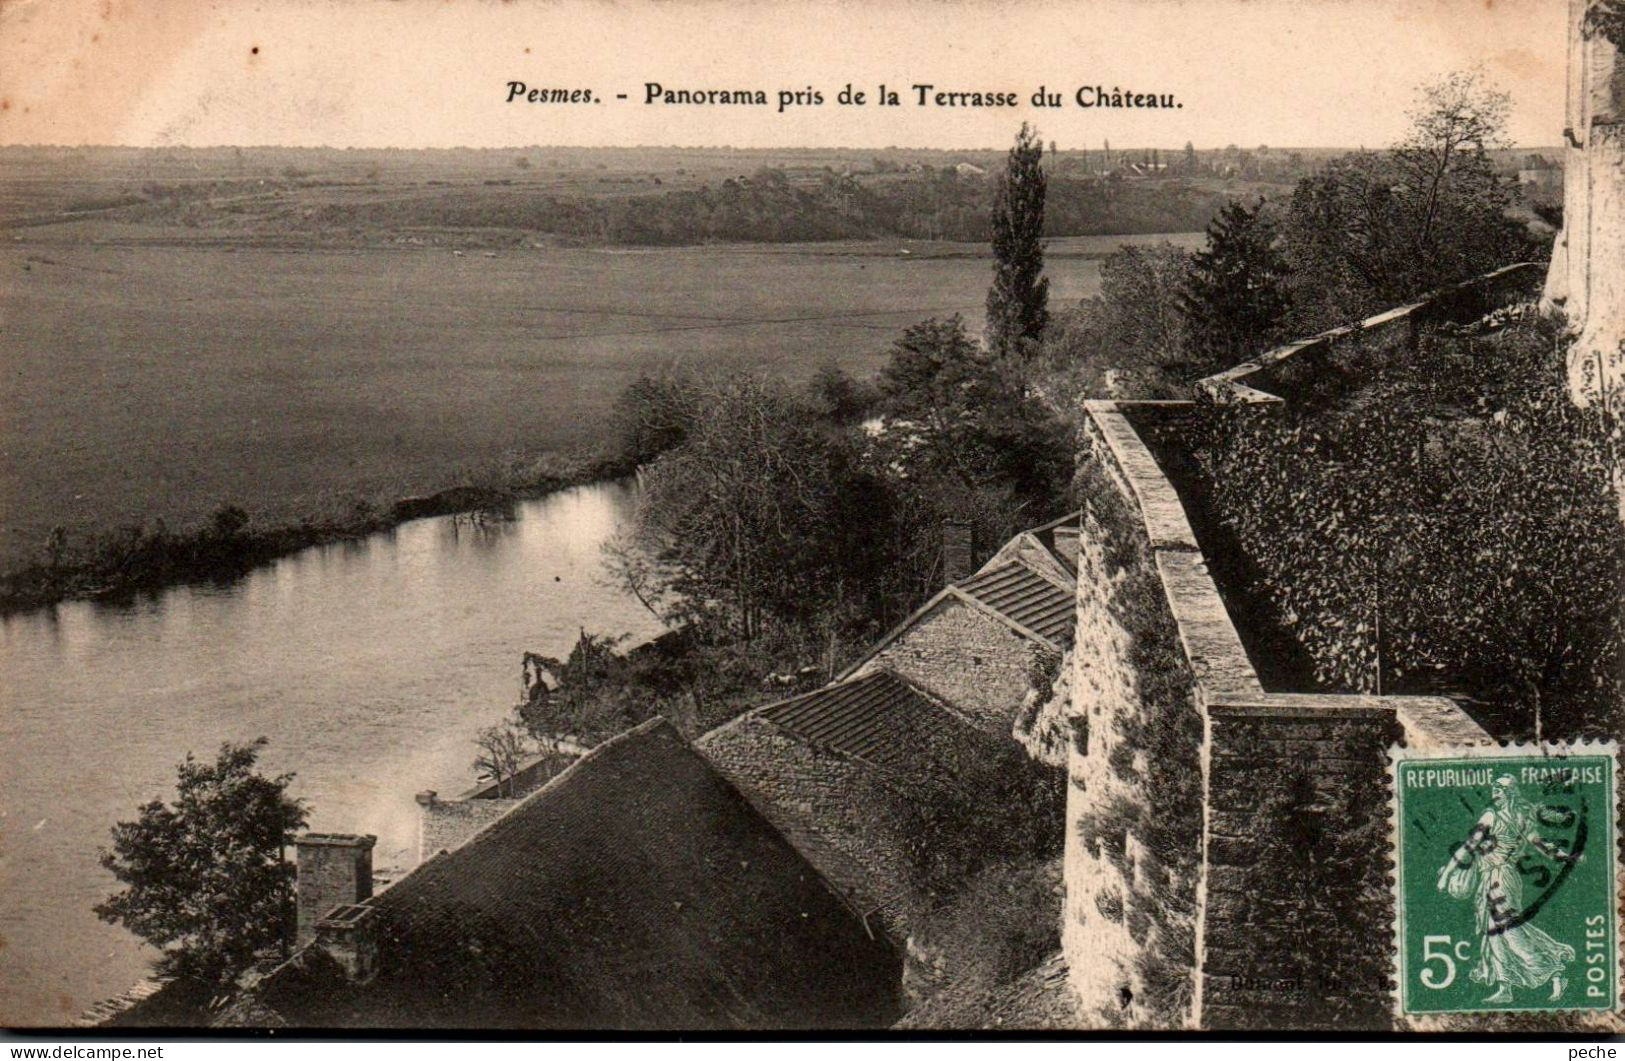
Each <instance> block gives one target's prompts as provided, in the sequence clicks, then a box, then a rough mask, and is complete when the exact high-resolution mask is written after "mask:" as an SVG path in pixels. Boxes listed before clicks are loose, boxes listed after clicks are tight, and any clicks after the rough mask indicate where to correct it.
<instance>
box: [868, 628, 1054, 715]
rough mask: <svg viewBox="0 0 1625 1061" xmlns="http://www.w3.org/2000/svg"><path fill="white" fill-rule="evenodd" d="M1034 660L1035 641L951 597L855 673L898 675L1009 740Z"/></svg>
mask: <svg viewBox="0 0 1625 1061" xmlns="http://www.w3.org/2000/svg"><path fill="white" fill-rule="evenodd" d="M1032 658H1033V655H1032V642H1030V641H1028V640H1027V639H1026V638H1024V637H1022V636H1021V635H1020V634H1018V633H1016V632H1015V631H1014V630H1012V629H1011V628H1010V627H1009V626H1007V625H1005V624H1004V623H1002V622H1000V621H999V620H998V619H995V618H994V617H993V616H991V615H988V614H987V613H986V612H984V611H982V610H981V609H979V608H977V607H975V606H974V605H971V604H967V603H966V602H964V601H963V600H960V599H959V598H957V597H952V596H950V597H946V598H944V599H943V600H942V602H941V603H939V604H938V605H937V606H936V607H935V608H934V609H932V610H931V611H930V612H929V613H928V614H926V615H925V616H923V617H921V618H920V620H919V621H918V622H916V623H915V625H914V626H913V627H911V628H910V629H909V630H908V631H907V632H906V633H904V634H903V635H902V636H901V637H899V638H897V640H895V641H893V642H892V643H891V644H889V645H886V646H885V647H884V648H882V649H881V650H880V651H879V652H878V653H876V654H875V656H874V658H873V659H871V660H869V661H868V662H866V663H865V664H864V665H863V666H862V667H861V668H860V669H859V670H858V671H857V672H856V673H857V674H867V673H869V672H870V671H872V670H875V669H877V668H885V669H888V670H891V671H894V672H896V673H897V674H899V675H901V676H903V677H904V678H907V679H908V680H909V681H911V682H913V683H914V684H915V685H918V686H919V687H920V688H922V689H924V690H925V691H926V692H928V693H930V694H931V695H933V696H935V697H937V698H938V699H940V700H945V701H947V702H948V703H950V704H953V705H954V706H955V707H957V708H959V709H960V710H961V711H963V712H965V713H966V714H967V715H969V716H970V717H971V718H973V719H974V720H975V721H976V722H977V723H978V724H979V725H981V726H982V727H983V728H985V729H986V730H987V731H988V732H989V733H992V734H995V735H997V736H1003V737H1007V736H1009V735H1010V731H1011V727H1012V725H1013V724H1014V722H1015V719H1016V715H1017V713H1018V712H1019V711H1020V709H1021V704H1022V700H1023V698H1024V697H1025V696H1026V695H1027V689H1028V686H1029V682H1028V672H1029V669H1030V667H1031V664H1032Z"/></svg>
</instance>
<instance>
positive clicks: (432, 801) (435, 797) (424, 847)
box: [412, 788, 440, 865]
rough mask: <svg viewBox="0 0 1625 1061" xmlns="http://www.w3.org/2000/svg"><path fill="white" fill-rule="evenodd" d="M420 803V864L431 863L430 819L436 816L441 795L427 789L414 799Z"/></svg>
mask: <svg viewBox="0 0 1625 1061" xmlns="http://www.w3.org/2000/svg"><path fill="white" fill-rule="evenodd" d="M412 798H413V799H415V800H417V801H418V806H419V807H420V808H421V809H420V810H419V811H418V864H419V865H422V864H423V863H425V862H427V861H429V854H430V852H429V829H430V825H429V819H430V818H431V817H434V816H435V812H434V809H435V807H436V806H438V805H439V803H440V793H438V792H436V791H435V790H434V789H432V788H426V789H424V790H423V791H422V792H419V793H418V794H417V795H416V796H413V797H412Z"/></svg>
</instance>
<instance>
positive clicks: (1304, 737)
mask: <svg viewBox="0 0 1625 1061" xmlns="http://www.w3.org/2000/svg"><path fill="white" fill-rule="evenodd" d="M1163 411H1166V410H1163ZM1089 413H1090V434H1091V438H1092V441H1093V446H1092V452H1091V456H1090V459H1089V460H1088V461H1086V463H1085V464H1084V466H1083V472H1082V473H1080V480H1079V484H1080V493H1082V494H1083V495H1084V497H1085V498H1086V500H1088V501H1089V516H1088V517H1086V519H1085V521H1084V524H1083V526H1084V530H1083V534H1082V542H1081V551H1080V560H1079V578H1078V595H1077V607H1078V634H1077V644H1076V646H1075V648H1074V650H1073V672H1072V679H1071V681H1072V689H1071V693H1072V703H1071V714H1070V715H1069V716H1068V722H1069V724H1070V726H1071V728H1072V730H1073V736H1074V741H1073V747H1072V748H1071V749H1070V750H1069V771H1070V774H1071V782H1072V784H1071V791H1070V792H1069V806H1068V812H1069V828H1068V834H1067V851H1066V858H1065V873H1066V888H1067V898H1066V908H1065V914H1064V921H1063V927H1062V942H1063V950H1064V952H1065V954H1066V957H1067V960H1068V963H1069V966H1070V969H1071V978H1072V986H1073V989H1074V991H1075V992H1076V993H1077V994H1078V996H1079V997H1080V999H1081V1000H1082V1002H1083V1008H1084V1012H1085V1015H1086V1018H1087V1019H1088V1020H1089V1021H1090V1022H1091V1024H1094V1025H1103V1026H1130V1027H1146V1026H1152V1027H1155V1026H1164V1027H1166V1026H1177V1025H1178V1024H1180V1023H1181V1022H1185V1023H1188V1024H1190V1025H1192V1026H1197V1027H1205V1028H1239V1029H1267V1028H1313V1027H1333V1026H1335V1027H1339V1028H1349V1027H1368V1028H1385V1027H1388V1026H1389V1024H1390V1021H1391V994H1390V993H1389V987H1388V976H1389V974H1390V968H1389V966H1390V961H1389V948H1390V947H1391V943H1392V930H1393V919H1392V909H1391V897H1390V893H1389V891H1388V886H1387V879H1386V878H1387V874H1388V872H1389V870H1390V854H1389V837H1388V807H1389V800H1388V781H1387V754H1386V753H1387V749H1388V747H1389V746H1390V745H1391V744H1392V743H1395V742H1397V741H1400V740H1404V741H1405V742H1407V743H1410V744H1413V745H1421V746H1429V747H1438V746H1444V745H1462V744H1475V743H1484V742H1487V741H1488V740H1489V738H1488V735H1487V734H1485V733H1484V731H1483V730H1482V729H1480V728H1479V727H1478V726H1476V725H1475V724H1474V723H1473V722H1472V720H1471V719H1470V718H1468V717H1467V716H1466V715H1465V713H1464V712H1462V711H1461V709H1460V708H1459V707H1458V706H1457V705H1455V704H1453V703H1452V702H1450V701H1448V700H1444V699H1442V698H1437V697H1365V696H1339V695H1328V694H1313V693H1295V692H1272V691H1266V690H1265V689H1264V688H1263V687H1262V686H1261V685H1260V683H1259V678H1258V673H1257V671H1256V670H1255V669H1254V668H1253V666H1252V663H1251V661H1250V660H1249V659H1248V657H1247V654H1246V651H1245V649H1244V648H1243V646H1242V641H1241V638H1240V636H1239V634H1238V632H1237V630H1236V627H1235V624H1234V621H1233V620H1232V618H1231V616H1230V613H1229V611H1228V609H1227V608H1226V607H1225V604H1224V601H1223V599H1222V598H1221V597H1220V595H1219V592H1218V588H1217V586H1216V585H1215V584H1214V582H1213V579H1212V577H1211V575H1210V574H1209V573H1208V571H1207V565H1206V562H1205V560H1204V557H1203V554H1202V550H1201V546H1200V544H1199V543H1198V541H1197V539H1196V536H1195V533H1194V531H1193V530H1192V527H1191V524H1190V521H1189V519H1188V518H1187V517H1186V514H1185V509H1184V506H1183V502H1182V499H1181V498H1180V496H1179V494H1178V492H1177V491H1176V490H1175V488H1174V486H1173V484H1172V483H1171V482H1170V481H1169V480H1168V478H1167V477H1166V476H1165V475H1164V474H1163V472H1162V470H1161V467H1160V466H1159V465H1158V463H1157V461H1156V459H1155V458H1154V457H1153V456H1152V455H1151V452H1150V450H1149V449H1148V448H1147V447H1146V445H1145V443H1144V442H1143V441H1142V439H1141V437H1140V435H1139V434H1138V432H1137V431H1136V428H1135V426H1134V424H1133V423H1131V421H1130V420H1129V418H1128V417H1127V416H1125V415H1124V410H1123V409H1122V408H1120V407H1119V406H1118V405H1117V404H1116V403H1111V402H1104V403H1091V406H1090V409H1089ZM1182 693H1188V694H1189V698H1188V707H1187V709H1185V710H1182V709H1181V707H1180V705H1181V699H1180V697H1181V694H1182ZM1193 718H1194V719H1195V720H1196V721H1197V725H1196V727H1195V728H1194V730H1192V729H1189V728H1186V726H1187V724H1188V723H1189V722H1191V721H1192V720H1193ZM1182 772H1183V774H1184V775H1188V776H1189V777H1192V778H1195V779H1197V782H1198V783H1197V787H1196V788H1195V790H1194V791H1193V792H1191V791H1188V790H1186V789H1182V788H1181V787H1180V783H1181V778H1182ZM1192 815H1195V816H1196V818H1197V820H1196V821H1194V822H1193V821H1192V819H1191V816H1192ZM1193 825H1194V826H1195V834H1194V839H1193V837H1192V832H1191V827H1192V826H1193ZM1192 844H1194V845H1195V847H1196V858H1195V861H1194V869H1192V870H1191V871H1190V872H1189V873H1188V874H1187V873H1186V872H1185V867H1187V866H1190V865H1191V864H1192V863H1191V860H1190V847H1191V845H1192ZM1188 876H1194V877H1195V882H1194V895H1191V894H1190V884H1191V882H1190V881H1189V880H1188V879H1187V877H1188ZM1187 896H1189V898H1188V899H1187ZM1187 901H1188V902H1189V905H1190V908H1191V910H1192V915H1191V916H1190V917H1189V918H1185V917H1183V916H1182V913H1183V910H1184V907H1185V904H1186V903H1187ZM1187 926H1188V927H1187ZM1187 932H1188V938H1189V941H1190V945H1189V946H1186V945H1185V942H1186V940H1185V939H1184V938H1183V937H1182V934H1183V933H1187ZM1181 961H1182V962H1183V963H1184V967H1183V969H1181V968H1180V967H1179V965H1178V963H1179V962H1181ZM1182 977H1183V979H1184V980H1186V981H1188V982H1189V985H1190V989H1189V992H1188V997H1186V998H1184V999H1182V996H1181V994H1180V990H1181V979H1182Z"/></svg>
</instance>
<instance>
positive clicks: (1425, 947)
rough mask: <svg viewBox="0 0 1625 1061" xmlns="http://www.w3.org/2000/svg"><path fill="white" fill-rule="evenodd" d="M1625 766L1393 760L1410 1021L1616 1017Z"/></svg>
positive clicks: (1562, 758) (1533, 757)
mask: <svg viewBox="0 0 1625 1061" xmlns="http://www.w3.org/2000/svg"><path fill="white" fill-rule="evenodd" d="M1615 754H1616V750H1615V747H1614V745H1612V744H1579V745H1564V746H1559V747H1551V746H1548V747H1545V748H1538V747H1532V746H1523V747H1518V746H1513V747H1510V748H1503V747H1490V748H1483V749H1478V748H1463V749H1456V750H1450V751H1443V752H1441V751H1421V750H1414V751H1413V750H1411V749H1405V748H1397V749H1395V750H1394V752H1393V769H1394V776H1393V781H1394V801H1395V808H1394V810H1395V814H1394V830H1395V848H1396V849H1395V862H1396V865H1395V871H1396V872H1395V890H1396V895H1395V900H1396V903H1395V906H1396V910H1395V916H1396V917H1397V920H1398V923H1397V925H1396V931H1395V946H1396V948H1397V952H1398V953H1397V956H1396V957H1397V962H1398V981H1399V982H1398V995H1399V999H1398V1001H1399V1010H1400V1013H1401V1014H1403V1015H1420V1014H1427V1013H1484V1012H1493V1011H1497V1010H1575V1009H1585V1010H1612V1009H1614V1008H1615V1006H1616V1005H1617V1004H1618V999H1617V993H1618V985H1619V962H1618V947H1619V940H1618V935H1619V932H1618V922H1619V917H1618V911H1619V898H1618V884H1617V881H1616V879H1615V878H1616V873H1617V864H1618V861H1619V854H1618V852H1619V848H1618V844H1617V835H1616V825H1617V817H1616V788H1615Z"/></svg>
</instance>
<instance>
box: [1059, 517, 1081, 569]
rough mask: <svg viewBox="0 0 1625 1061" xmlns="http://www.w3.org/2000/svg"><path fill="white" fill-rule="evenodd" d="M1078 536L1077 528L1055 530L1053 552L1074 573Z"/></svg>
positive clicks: (1076, 563)
mask: <svg viewBox="0 0 1625 1061" xmlns="http://www.w3.org/2000/svg"><path fill="white" fill-rule="evenodd" d="M1078 534H1079V528H1077V527H1075V526H1068V527H1056V528H1055V551H1056V552H1057V553H1059V554H1060V555H1061V558H1062V559H1063V560H1065V561H1066V562H1067V563H1069V564H1071V565H1072V570H1074V571H1076V570H1077V569H1078Z"/></svg>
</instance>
